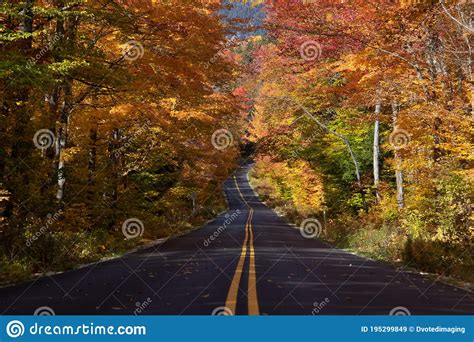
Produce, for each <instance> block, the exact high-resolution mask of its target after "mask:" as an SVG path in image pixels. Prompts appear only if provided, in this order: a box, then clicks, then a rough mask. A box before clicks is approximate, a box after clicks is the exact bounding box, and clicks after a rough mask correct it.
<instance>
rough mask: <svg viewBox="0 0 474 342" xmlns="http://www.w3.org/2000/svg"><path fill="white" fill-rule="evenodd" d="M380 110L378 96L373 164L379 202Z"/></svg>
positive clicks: (376, 194)
mask: <svg viewBox="0 0 474 342" xmlns="http://www.w3.org/2000/svg"><path fill="white" fill-rule="evenodd" d="M380 109H381V101H380V98H379V97H378V96H377V100H376V103H375V124H374V144H373V164H374V188H375V199H376V201H377V202H379V201H380V193H379V183H380V165H379V158H380V145H379V127H380Z"/></svg>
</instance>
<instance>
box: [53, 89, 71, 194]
mask: <svg viewBox="0 0 474 342" xmlns="http://www.w3.org/2000/svg"><path fill="white" fill-rule="evenodd" d="M71 101H72V81H71V80H67V81H66V84H65V85H64V100H63V105H62V108H61V117H60V123H59V129H58V133H57V138H56V157H57V168H56V170H57V177H58V190H57V192H56V199H57V200H58V201H59V202H61V201H62V200H63V198H64V189H65V185H66V174H65V171H64V167H65V162H64V149H65V148H66V144H67V134H68V123H69V114H70V111H71V107H72V103H71Z"/></svg>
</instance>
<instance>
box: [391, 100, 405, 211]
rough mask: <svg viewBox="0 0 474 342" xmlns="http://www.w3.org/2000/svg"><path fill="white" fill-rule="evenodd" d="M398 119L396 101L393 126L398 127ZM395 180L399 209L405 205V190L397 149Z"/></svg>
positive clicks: (393, 110) (393, 111) (395, 155)
mask: <svg viewBox="0 0 474 342" xmlns="http://www.w3.org/2000/svg"><path fill="white" fill-rule="evenodd" d="M397 120H398V105H397V103H396V102H393V103H392V122H393V127H397ZM394 160H395V181H396V184H397V206H398V208H399V209H401V208H403V207H404V206H405V198H404V190H403V172H402V158H401V156H400V152H399V151H398V150H395V152H394Z"/></svg>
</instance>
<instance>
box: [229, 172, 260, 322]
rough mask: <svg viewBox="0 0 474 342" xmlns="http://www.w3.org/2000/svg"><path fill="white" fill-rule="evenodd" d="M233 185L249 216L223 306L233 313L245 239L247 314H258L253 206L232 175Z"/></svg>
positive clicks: (242, 264)
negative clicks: (247, 263) (247, 275)
mask: <svg viewBox="0 0 474 342" xmlns="http://www.w3.org/2000/svg"><path fill="white" fill-rule="evenodd" d="M234 182H235V186H236V188H237V191H238V192H239V195H240V197H241V198H242V201H243V202H244V204H245V206H246V207H247V208H248V209H249V216H248V218H247V222H246V224H245V238H244V243H243V245H242V251H241V253H240V258H239V262H238V264H237V268H236V270H235V273H234V277H233V278H232V282H231V284H230V288H229V292H228V294H227V299H226V303H225V306H226V307H227V308H229V309H230V310H231V311H232V312H233V313H234V314H235V310H236V307H237V295H238V291H239V284H240V280H241V278H242V273H243V267H244V263H245V258H246V255H247V241H249V250H250V262H249V277H248V296H247V298H248V314H249V315H259V313H260V312H259V307H258V298H257V284H256V272H255V249H254V246H253V229H252V219H253V213H254V210H253V208H252V207H251V206H250V205H249V204H248V203H247V201H246V200H245V198H244V196H243V195H242V192H241V191H240V187H239V184H238V183H237V178H236V177H235V176H234ZM249 237H250V238H249Z"/></svg>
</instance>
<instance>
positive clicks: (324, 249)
mask: <svg viewBox="0 0 474 342" xmlns="http://www.w3.org/2000/svg"><path fill="white" fill-rule="evenodd" d="M248 168H249V166H246V167H243V168H242V169H241V170H239V171H238V172H237V173H236V176H235V178H231V179H229V180H228V181H227V182H226V184H225V191H226V195H227V197H228V202H229V211H228V212H226V213H224V214H222V215H220V216H218V217H217V218H216V219H215V220H214V221H212V222H211V223H210V224H208V225H206V226H205V227H203V228H201V229H199V230H195V231H193V232H191V233H189V234H187V235H184V236H181V237H178V238H174V239H170V240H168V241H166V242H165V243H164V244H161V245H157V246H154V247H150V248H147V249H143V250H140V251H138V252H135V253H132V254H128V255H126V256H123V257H121V258H117V259H113V260H110V261H107V262H101V263H96V264H92V265H90V266H86V267H83V268H80V269H77V270H73V271H68V272H65V273H62V274H57V275H54V276H47V277H43V278H40V279H37V280H35V281H32V282H29V283H25V284H22V285H18V286H14V287H7V288H2V289H0V312H1V313H2V314H33V313H34V312H35V310H37V309H38V308H40V310H39V311H40V312H42V313H48V311H49V310H50V309H51V310H52V311H54V313H55V314H91V315H95V314H114V315H121V314H123V315H129V314H146V315H154V314H171V315H178V314H187V315H189V314H199V315H211V314H213V313H214V314H226V313H232V314H237V315H247V314H251V315H282V314H290V315H312V314H315V315H334V314H340V315H348V314H363V315H369V314H370V315H388V314H389V313H390V312H391V311H392V313H396V314H403V313H411V315H422V314H433V315H441V314H446V315H466V314H474V294H473V293H472V292H467V291H464V290H461V289H458V288H455V287H452V286H449V285H446V284H443V283H440V282H434V281H433V280H430V279H428V278H425V277H423V276H421V275H418V274H415V273H409V272H404V271H400V270H397V269H394V268H392V267H390V266H387V265H385V264H383V263H379V262H375V261H372V260H368V259H365V258H362V257H359V256H356V255H354V254H350V253H347V252H345V251H342V250H339V249H336V248H332V247H331V246H329V245H327V244H325V243H323V242H321V241H319V240H317V239H312V238H305V237H303V235H302V234H301V231H300V230H298V229H295V227H292V226H290V225H288V224H286V223H285V222H284V220H283V219H282V218H280V217H279V216H278V215H277V214H275V212H274V211H272V210H271V209H269V208H267V207H266V206H265V205H264V204H263V203H261V202H260V201H259V200H258V198H257V197H256V196H255V194H254V192H253V190H252V189H251V187H250V185H249V183H248V178H247V172H248ZM44 307H46V308H44Z"/></svg>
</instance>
